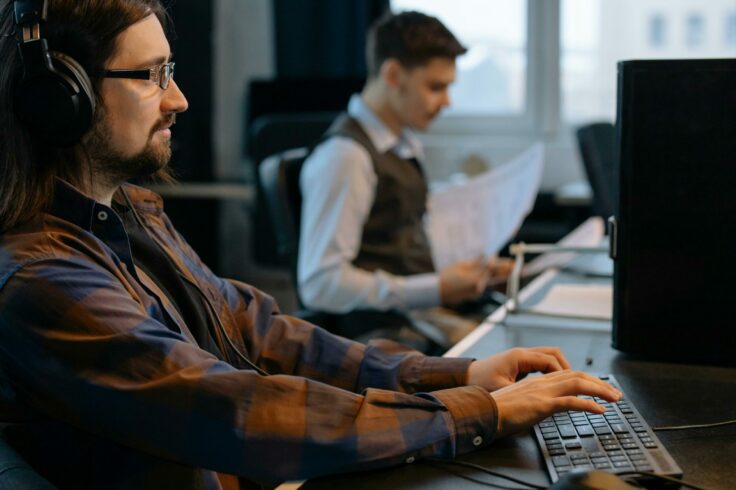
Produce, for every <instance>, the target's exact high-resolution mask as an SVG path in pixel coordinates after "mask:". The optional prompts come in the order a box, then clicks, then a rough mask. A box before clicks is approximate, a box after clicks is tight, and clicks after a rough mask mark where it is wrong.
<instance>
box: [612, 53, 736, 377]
mask: <svg viewBox="0 0 736 490" xmlns="http://www.w3.org/2000/svg"><path fill="white" fill-rule="evenodd" d="M616 129H617V135H616V138H617V151H618V158H617V160H618V164H619V168H618V172H617V177H618V181H617V183H616V187H617V192H616V194H617V199H616V200H617V202H616V206H615V217H614V220H615V223H614V224H615V226H614V227H613V233H612V240H613V243H612V254H613V255H614V312H613V346H614V347H615V348H617V349H619V350H621V351H624V352H629V353H633V354H638V355H641V356H644V357H647V358H652V359H658V360H671V361H675V362H694V363H707V364H729V365H734V364H736V60H733V59H710V60H656V61H624V62H621V63H619V65H618V113H617V122H616Z"/></svg>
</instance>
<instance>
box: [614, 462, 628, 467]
mask: <svg viewBox="0 0 736 490" xmlns="http://www.w3.org/2000/svg"><path fill="white" fill-rule="evenodd" d="M613 467H614V468H631V463H629V462H628V461H614V462H613Z"/></svg>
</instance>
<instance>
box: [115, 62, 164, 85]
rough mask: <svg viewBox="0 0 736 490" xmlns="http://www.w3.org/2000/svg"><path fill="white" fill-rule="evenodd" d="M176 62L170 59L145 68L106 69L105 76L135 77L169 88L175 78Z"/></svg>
mask: <svg viewBox="0 0 736 490" xmlns="http://www.w3.org/2000/svg"><path fill="white" fill-rule="evenodd" d="M175 64H176V63H174V62H173V61H170V62H168V63H164V64H161V65H156V66H153V67H151V68H146V69H143V70H105V74H104V75H103V78H134V79H136V80H150V81H152V82H153V83H155V84H157V85H158V86H159V87H161V90H166V89H167V88H169V82H170V81H171V79H172V78H174V65H175Z"/></svg>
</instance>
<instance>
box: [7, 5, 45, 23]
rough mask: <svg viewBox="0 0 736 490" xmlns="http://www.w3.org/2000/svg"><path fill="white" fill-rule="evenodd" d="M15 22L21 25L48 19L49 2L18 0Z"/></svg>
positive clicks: (15, 8) (15, 9) (15, 7)
mask: <svg viewBox="0 0 736 490" xmlns="http://www.w3.org/2000/svg"><path fill="white" fill-rule="evenodd" d="M14 11H15V24H16V25H17V26H19V27H24V26H30V25H33V24H41V23H42V22H45V21H46V15H47V14H48V4H47V3H46V1H45V0H16V1H15V4H14Z"/></svg>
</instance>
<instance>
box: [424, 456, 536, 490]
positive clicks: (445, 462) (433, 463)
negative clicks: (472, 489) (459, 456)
mask: <svg viewBox="0 0 736 490" xmlns="http://www.w3.org/2000/svg"><path fill="white" fill-rule="evenodd" d="M422 462H424V463H429V464H430V465H431V466H433V467H436V468H438V467H441V466H442V465H448V466H464V467H466V468H472V469H474V470H477V471H480V472H482V473H486V474H488V475H491V476H495V477H496V478H502V479H504V480H508V481H510V482H513V483H517V484H519V485H524V486H525V487H529V488H535V489H539V490H544V489H546V488H547V487H546V486H543V485H537V484H536V483H530V482H526V481H524V480H520V479H518V478H514V477H513V476H509V475H504V474H503V473H499V472H497V471H493V470H489V469H488V468H486V467H484V466H481V465H479V464H475V463H468V462H467V461H458V460H450V459H438V458H427V459H424V460H422ZM443 469H444V470H446V471H450V470H449V468H443ZM450 473H452V474H454V475H456V476H459V477H461V478H465V479H468V480H471V481H474V482H476V483H481V484H483V485H487V486H493V487H496V488H506V489H508V488H511V487H504V486H501V485H498V484H494V483H490V482H484V481H481V480H475V479H472V477H468V476H467V475H460V474H458V473H455V472H453V471H450Z"/></svg>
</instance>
